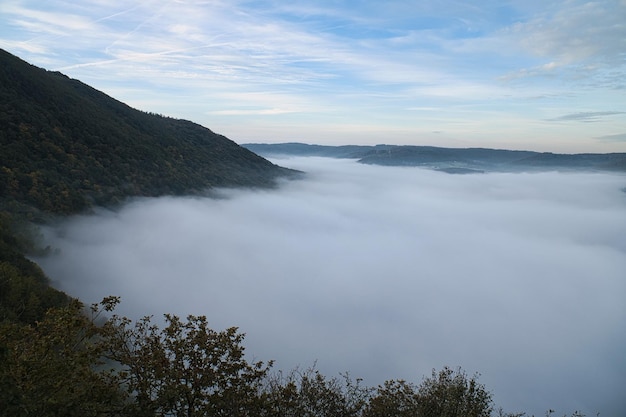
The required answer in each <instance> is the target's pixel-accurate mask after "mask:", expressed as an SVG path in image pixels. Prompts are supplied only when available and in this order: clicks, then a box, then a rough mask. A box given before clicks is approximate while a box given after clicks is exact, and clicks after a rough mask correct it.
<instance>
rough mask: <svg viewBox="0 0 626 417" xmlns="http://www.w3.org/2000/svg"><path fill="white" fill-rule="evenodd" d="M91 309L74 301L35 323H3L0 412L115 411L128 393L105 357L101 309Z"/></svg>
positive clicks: (80, 413)
mask: <svg viewBox="0 0 626 417" xmlns="http://www.w3.org/2000/svg"><path fill="white" fill-rule="evenodd" d="M92 313H95V314H93V315H92V316H91V317H90V316H88V315H87V314H85V311H84V309H83V305H82V304H81V303H80V302H78V301H76V300H74V301H73V302H71V303H70V304H69V305H68V306H67V307H63V308H53V309H50V310H49V311H48V312H47V313H46V314H45V316H44V317H43V319H42V320H41V321H38V322H37V323H36V324H34V325H30V324H21V323H17V322H4V323H2V324H1V325H0V415H7V416H9V415H10V416H16V417H19V416H35V415H36V416H42V417H47V416H69V417H71V416H77V417H78V416H80V417H83V416H103V415H104V416H106V415H115V414H116V413H117V411H118V410H119V409H120V407H121V404H122V402H123V400H124V398H123V395H122V393H121V392H120V391H119V390H118V386H117V384H116V383H115V382H114V381H115V379H114V378H112V374H111V372H110V369H108V367H107V366H105V363H104V362H102V361H101V357H102V350H101V348H102V346H101V345H100V343H99V328H98V326H96V325H95V319H96V318H97V313H98V312H96V311H95V310H92ZM107 369H108V370H107Z"/></svg>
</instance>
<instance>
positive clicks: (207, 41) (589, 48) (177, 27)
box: [0, 0, 626, 150]
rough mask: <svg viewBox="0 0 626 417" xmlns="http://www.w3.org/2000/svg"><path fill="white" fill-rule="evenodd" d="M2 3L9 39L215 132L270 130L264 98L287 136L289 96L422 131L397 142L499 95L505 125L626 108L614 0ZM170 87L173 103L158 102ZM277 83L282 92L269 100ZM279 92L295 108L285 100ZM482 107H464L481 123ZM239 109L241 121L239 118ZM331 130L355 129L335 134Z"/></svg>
mask: <svg viewBox="0 0 626 417" xmlns="http://www.w3.org/2000/svg"><path fill="white" fill-rule="evenodd" d="M0 7H2V13H0V46H3V47H6V48H8V49H9V50H10V51H12V52H14V53H16V54H18V55H21V56H22V57H23V58H25V59H27V60H29V61H30V62H32V63H34V64H36V65H44V66H45V67H46V68H48V69H57V70H62V71H64V72H67V73H68V75H70V76H72V77H75V78H79V79H81V80H84V81H86V82H88V83H91V84H93V85H94V87H96V88H99V89H103V90H104V91H105V92H116V93H119V94H121V96H118V97H117V98H118V99H121V100H122V101H126V102H131V103H142V104H147V105H148V106H149V108H145V109H144V110H150V111H156V112H159V113H164V114H169V115H174V116H177V117H185V118H191V119H194V120H195V121H197V122H199V123H202V124H206V125H210V126H209V127H214V126H215V124H216V123H217V126H222V127H224V128H225V129H226V131H225V132H224V133H225V134H229V135H230V134H231V132H232V133H235V132H237V134H239V133H238V132H240V131H241V130H240V129H242V128H243V127H244V126H245V127H246V128H247V129H248V133H247V134H246V135H254V134H255V132H258V131H260V129H261V126H260V125H256V124H255V123H254V122H252V121H247V122H246V120H245V118H246V117H248V116H250V115H251V114H250V113H249V112H248V111H239V110H246V109H247V108H249V107H247V106H250V105H251V104H252V105H253V106H254V108H257V109H266V110H267V109H280V110H279V112H280V111H282V110H287V111H285V112H283V113H282V115H283V116H284V117H285V118H284V119H281V118H275V121H274V122H275V123H277V127H276V128H277V131H276V132H277V133H278V131H279V130H280V129H282V127H284V126H287V125H288V124H290V123H291V122H292V120H291V119H290V117H291V116H292V115H293V113H292V110H294V106H292V105H291V104H290V103H293V102H298V101H299V102H306V103H309V104H308V105H306V106H300V107H299V108H297V109H296V110H297V111H298V112H301V116H302V117H306V118H308V120H309V121H311V124H310V125H308V126H307V128H306V129H307V131H311V130H310V129H311V126H314V123H313V121H315V120H317V125H318V126H319V129H321V130H325V129H326V130H327V128H328V126H330V124H329V123H331V121H329V120H328V119H326V118H323V117H321V116H320V115H322V114H326V113H327V112H320V111H319V109H320V108H324V107H325V108H327V109H332V111H333V112H334V114H335V118H336V120H334V121H333V125H335V123H334V122H337V121H338V119H340V118H342V119H344V120H345V123H346V124H348V125H352V124H353V123H354V122H355V121H357V120H367V121H368V122H371V121H372V120H374V119H379V121H378V123H380V124H379V125H378V129H377V130H381V131H384V130H385V129H388V130H389V132H392V131H394V128H395V127H396V126H395V125H394V124H395V123H398V122H399V123H400V124H401V125H402V126H409V125H411V126H412V129H413V131H414V136H413V139H412V140H411V139H407V138H409V137H410V136H407V137H402V138H400V137H399V136H398V137H397V142H400V141H404V142H406V141H407V140H408V141H413V142H416V141H420V140H421V138H420V136H419V135H418V133H419V132H420V131H421V130H422V124H421V123H422V122H423V121H422V120H420V119H415V118H414V115H413V116H409V115H404V118H403V119H401V120H400V115H402V114H403V109H407V108H415V107H438V108H441V107H446V106H447V107H450V106H466V108H474V109H480V108H482V107H485V106H491V107H492V108H496V105H495V104H494V103H498V105H497V107H498V108H499V109H500V110H499V111H500V113H501V118H503V119H508V120H513V119H518V120H528V119H529V115H533V117H534V118H535V120H536V121H537V122H540V121H544V120H546V119H547V118H549V117H550V114H554V113H556V112H557V111H563V109H566V111H567V112H569V113H578V112H585V111H586V110H585V108H582V107H581V103H585V105H586V108H594V107H598V106H600V105H603V106H604V107H606V106H610V107H613V108H621V107H622V106H623V105H624V100H623V94H620V90H619V88H623V87H624V80H625V79H626V72H625V71H626V70H625V66H624V60H623V54H624V53H625V50H626V48H625V46H624V42H625V41H624V39H626V36H625V34H624V30H625V29H624V26H623V25H622V24H621V22H620V20H619V17H620V16H622V15H623V12H624V5H623V3H621V2H618V1H615V0H608V1H605V2H583V1H582V0H567V1H565V0H563V1H557V2H550V3H545V2H528V1H517V0H516V1H512V2H507V3H506V4H503V3H502V2H497V1H487V2H480V4H478V3H475V2H458V1H453V0H449V1H443V2H438V3H428V2H421V3H415V2H413V3H410V4H409V3H406V2H404V1H399V0H397V1H396V0H394V1H389V2H384V3H379V2H373V1H363V2H359V4H358V7H355V6H354V5H352V4H347V3H345V4H344V3H341V2H339V3H338V2H332V1H320V2H316V3H315V4H311V3H310V2H305V1H294V2H288V3H285V2H277V1H271V0H264V1H259V2H247V1H230V2H224V1H210V2H207V1H185V2H181V1H165V2H162V1H156V0H141V1H140V0H133V1H131V2H130V3H125V5H123V6H122V5H119V4H115V3H111V2H106V1H98V2H90V3H89V5H88V6H87V5H81V4H74V3H71V2H66V1H63V0H60V1H57V2H54V3H49V2H48V3H46V2H43V3H42V2H36V1H34V0H22V1H20V2H14V3H5V4H2V5H1V6H0ZM69 40H71V42H70V41H69ZM620 57H621V58H620ZM131 86H132V88H131ZM228 91H230V92H236V93H240V92H241V93H250V94H256V99H255V100H256V101H255V102H254V103H248V102H246V100H245V99H243V98H242V99H241V101H239V102H232V101H229V102H226V103H220V102H218V101H216V100H214V99H212V98H214V97H219V96H223V95H224V94H226V93H227V92H228ZM157 92H158V93H160V94H161V95H163V96H164V97H163V99H161V100H157V99H155V98H154V97H155V96H156V93H157ZM262 93H267V98H266V101H265V102H263V97H262V96H261V95H259V94H262ZM272 93H278V94H280V95H282V96H283V97H288V102H287V103H286V104H281V103H276V102H274V101H273V100H274V99H273V97H272ZM529 95H534V96H542V97H552V98H553V99H551V100H544V102H543V103H542V107H541V108H538V107H534V108H533V107H532V106H531V105H530V103H528V102H527V101H526V102H523V101H520V99H524V98H525V97H527V96H529ZM243 96H245V94H242V96H241V97H243ZM572 96H575V97H576V100H571V99H569V98H568V97H570V98H571V97H572ZM556 97H560V99H557V98H556ZM600 97H601V98H600ZM310 103H315V105H313V106H312V105H310ZM220 106H221V108H220ZM307 109H315V110H313V111H311V112H310V113H307V111H308V110H307ZM374 109H376V110H375V111H376V112H377V114H378V116H377V115H375V114H373V111H374ZM183 110H184V112H183ZM266 110H262V111H266ZM538 110H540V111H538ZM233 111H239V114H238V115H235V114H234V113H233ZM269 111H272V110H269ZM220 116H224V117H227V118H228V120H226V119H220V118H219V117H220ZM483 116H484V113H481V112H477V113H475V114H473V115H472V114H469V113H468V114H466V115H465V116H464V117H465V118H466V119H465V120H466V121H467V122H468V125H469V124H470V122H474V121H476V120H477V119H478V118H480V117H483ZM235 117H240V119H239V120H238V121H237V123H236V124H235V125H230V123H231V121H234V119H235ZM392 120H393V123H394V124H392ZM447 123H450V124H458V120H455V119H452V118H450V119H448V121H447ZM281 124H282V125H281ZM480 125H481V126H482V127H481V129H482V131H481V132H475V131H469V130H468V131H466V132H464V135H465V136H466V138H467V140H470V141H472V140H474V138H476V137H488V136H492V137H496V136H497V135H498V134H499V132H492V131H490V130H489V129H488V126H489V123H488V120H482V123H480ZM229 126H232V127H229ZM235 126H236V127H237V128H236V130H233V128H234V127H235ZM444 127H445V126H444ZM265 128H266V126H264V127H263V129H264V131H265ZM368 128H369V126H368ZM439 129H440V128H439V127H438V128H437V129H435V130H439ZM518 129H519V130H520V132H521V131H522V130H525V129H526V127H524V126H523V125H520V126H518ZM602 129H606V130H603V131H602V132H591V131H580V132H578V133H577V138H576V140H575V143H577V144H581V143H587V144H588V146H589V147H593V146H596V144H597V142H595V141H593V140H592V138H593V137H595V136H598V133H600V134H605V133H606V134H609V133H610V132H612V131H614V129H615V127H613V126H606V127H602ZM430 130H433V129H430ZM266 131H267V132H269V130H266ZM311 132H312V131H311ZM363 133H364V134H367V129H366V128H365V127H364V131H363ZM528 133H529V134H526V135H523V134H521V133H520V136H525V137H526V138H535V137H536V138H537V142H535V143H534V144H535V146H546V145H547V144H548V143H549V142H548V138H550V137H555V136H554V134H553V133H554V132H549V133H548V132H546V133H545V134H541V133H540V132H537V131H532V134H530V132H528ZM312 134H313V135H314V132H312ZM565 134H568V135H569V134H570V132H563V135H565ZM294 135H298V133H297V132H294ZM557 136H558V135H557ZM273 137H274V135H271V134H269V135H268V136H266V139H268V140H270V139H272V138H273ZM317 137H321V135H317ZM540 137H542V138H540ZM234 139H237V138H234ZM457 139H459V140H463V137H462V136H460V137H459V138H457ZM324 140H328V141H342V138H341V136H339V134H337V135H330V136H329V135H324ZM387 140H388V141H389V142H396V140H394V138H393V137H391V138H388V139H387ZM501 140H502V141H504V142H503V143H502V144H500V145H498V146H499V147H507V146H506V139H505V137H504V136H501ZM528 140H530V139H528ZM474 144H476V145H485V144H484V143H482V144H479V143H474ZM539 144H541V145H539ZM555 146H556V144H555ZM615 146H618V145H617V144H616V145H615ZM530 147H533V146H530ZM554 150H558V149H554Z"/></svg>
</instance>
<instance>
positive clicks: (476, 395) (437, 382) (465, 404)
mask: <svg viewBox="0 0 626 417" xmlns="http://www.w3.org/2000/svg"><path fill="white" fill-rule="evenodd" d="M417 394H418V415H419V416H423V417H430V416H437V417H489V416H490V415H491V412H492V411H493V407H492V399H491V393H490V392H489V391H487V390H486V389H485V386H484V385H482V384H480V383H479V382H478V375H474V376H472V377H468V376H467V375H466V373H465V372H464V371H462V370H461V369H460V368H457V370H456V371H453V370H452V369H450V368H449V367H447V366H446V367H444V368H443V369H442V370H441V371H439V373H436V372H435V370H434V369H433V372H432V376H431V377H430V378H426V379H425V380H424V381H423V382H422V384H421V385H420V386H419V388H418V392H417Z"/></svg>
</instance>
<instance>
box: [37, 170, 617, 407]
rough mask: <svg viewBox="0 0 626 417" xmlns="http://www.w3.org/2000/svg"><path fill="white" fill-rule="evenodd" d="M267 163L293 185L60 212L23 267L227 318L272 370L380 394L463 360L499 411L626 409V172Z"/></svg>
mask: <svg viewBox="0 0 626 417" xmlns="http://www.w3.org/2000/svg"><path fill="white" fill-rule="evenodd" d="M276 162H278V163H279V164H281V165H283V166H287V167H290V168H296V169H301V170H304V171H306V172H308V175H307V177H306V179H304V180H299V181H291V182H285V183H284V184H282V186H281V187H280V188H279V189H276V190H263V191H259V190H255V191H250V190H223V191H222V192H221V193H220V198H212V199H209V198H158V199H142V200H134V201H131V202H129V203H128V204H127V205H125V206H124V207H123V208H122V209H121V210H119V211H117V212H112V211H106V210H100V211H98V212H97V213H96V214H95V215H90V216H79V217H74V218H71V219H69V220H68V221H66V222H64V223H62V224H60V225H58V226H57V227H54V228H49V229H46V230H45V235H46V241H47V244H50V245H52V246H53V247H54V248H55V249H58V253H57V254H56V255H53V256H50V257H47V258H45V259H40V260H38V262H39V263H40V265H41V266H42V267H43V269H44V270H45V272H46V273H47V274H48V275H49V276H50V277H51V278H52V280H53V282H54V284H55V285H56V286H57V287H59V288H60V289H63V290H65V291H67V292H69V293H70V294H72V295H75V296H79V297H80V298H81V299H82V300H83V301H85V302H87V303H91V302H97V301H99V300H101V299H102V297H104V296H107V295H120V296H121V297H122V305H121V307H120V309H119V312H120V313H121V314H126V315H129V316H131V317H133V318H137V317H140V316H143V315H146V314H154V315H155V316H159V317H160V316H161V314H163V313H174V314H179V315H186V314H196V315H200V314H202V315H206V316H207V317H208V318H209V322H210V323H211V324H212V326H213V327H214V328H216V329H221V328H224V327H227V326H239V328H240V330H241V331H242V332H245V333H246V334H247V337H246V340H245V345H246V347H247V351H248V352H249V353H250V354H251V355H254V356H255V357H256V358H257V359H259V360H267V359H276V361H277V364H276V367H277V368H280V369H290V368H292V367H293V366H295V365H298V364H300V365H302V366H308V365H311V364H312V363H313V362H314V361H316V360H317V365H318V368H320V369H321V370H322V372H324V373H325V374H327V375H329V376H330V375H332V376H334V375H337V373H338V372H342V371H350V374H351V375H352V376H354V377H363V378H364V379H365V383H366V384H369V385H376V384H378V383H382V382H383V381H384V380H385V379H390V378H404V379H408V380H412V381H415V382H420V381H421V379H422V376H424V375H429V374H430V372H431V369H432V368H436V369H440V368H441V367H442V366H444V365H450V366H453V367H454V366H462V367H463V368H464V369H465V370H466V371H468V373H470V374H471V373H474V372H480V373H481V378H480V381H481V382H483V383H484V384H486V386H487V388H488V389H490V390H492V392H493V394H494V399H495V401H496V403H497V405H499V406H502V407H504V408H505V411H526V412H529V413H531V414H532V413H534V414H535V415H544V413H545V411H546V410H548V409H550V408H551V409H555V410H557V412H558V413H559V415H561V414H563V413H566V412H567V413H571V412H573V411H574V410H580V411H583V412H585V413H587V414H588V415H595V413H596V412H600V413H601V415H604V416H609V415H618V414H624V413H626V400H625V399H623V387H624V386H625V385H626V359H625V358H626V357H625V356H624V352H626V333H625V332H624V329H625V324H626V193H624V192H623V191H622V188H624V186H626V177H624V176H619V175H609V174H559V173H541V174H485V175H449V174H445V173H440V172H434V171H427V170H421V169H417V168H399V167H380V166H368V165H361V164H357V163H356V162H354V161H349V160H334V159H323V158H292V159H284V160H279V161H276Z"/></svg>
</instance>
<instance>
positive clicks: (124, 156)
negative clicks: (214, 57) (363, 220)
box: [0, 50, 291, 214]
mask: <svg viewBox="0 0 626 417" xmlns="http://www.w3.org/2000/svg"><path fill="white" fill-rule="evenodd" d="M0 150H1V152H0V199H1V200H0V201H1V202H2V203H3V206H4V208H5V209H6V208H7V207H9V206H10V207H11V208H13V209H15V208H16V207H20V208H24V207H34V208H35V209H37V210H42V211H45V212H52V213H62V214H64V213H73V212H78V211H81V210H83V209H85V208H87V207H89V206H91V205H94V204H102V205H107V204H111V203H115V202H116V201H118V200H120V199H122V198H124V197H128V196H157V195H164V194H183V193H185V194H191V193H197V192H201V191H203V190H206V189H207V188H211V187H224V186H228V187H232V186H268V185H271V184H272V183H273V181H274V180H275V179H276V178H277V177H279V176H283V175H290V174H291V171H289V170H287V169H284V168H281V167H278V166H276V165H274V164H272V163H270V162H269V161H267V160H265V159H263V158H261V157H259V156H258V155H256V154H254V153H253V152H251V151H249V150H247V149H244V148H242V147H240V146H239V145H237V144H236V143H235V142H233V141H231V140H229V139H227V138H226V137H224V136H221V135H218V134H216V133H213V132H212V131H211V130H209V129H207V128H204V127H202V126H200V125H197V124H195V123H192V122H189V121H185V120H177V119H172V118H167V117H163V116H159V115H155V114H149V113H145V112H142V111H138V110H135V109H133V108H131V107H129V106H127V105H125V104H124V103H121V102H119V101H117V100H115V99H113V98H111V97H109V96H107V95H106V94H104V93H102V92H100V91H97V90H95V89H93V88H91V87H89V86H88V85H85V84H83V83H82V82H80V81H77V80H73V79H70V78H68V77H66V76H65V75H63V74H61V73H58V72H50V71H46V70H44V69H41V68H37V67H35V66H32V65H30V64H28V63H26V62H24V61H22V60H20V59H19V58H17V57H15V56H13V55H11V54H9V53H7V52H6V51H3V50H0Z"/></svg>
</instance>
